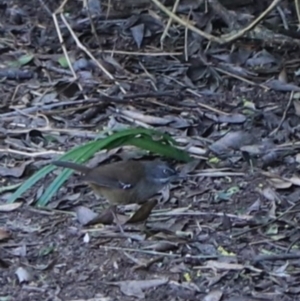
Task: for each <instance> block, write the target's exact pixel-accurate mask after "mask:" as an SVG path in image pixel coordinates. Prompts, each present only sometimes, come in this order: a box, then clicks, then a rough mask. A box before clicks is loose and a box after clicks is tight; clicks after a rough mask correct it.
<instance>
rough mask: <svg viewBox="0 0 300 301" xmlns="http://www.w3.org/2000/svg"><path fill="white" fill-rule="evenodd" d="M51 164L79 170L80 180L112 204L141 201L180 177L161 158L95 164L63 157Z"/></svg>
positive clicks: (139, 202)
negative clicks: (69, 160)
mask: <svg viewBox="0 0 300 301" xmlns="http://www.w3.org/2000/svg"><path fill="white" fill-rule="evenodd" d="M52 164H53V165H56V166H60V167H66V168H70V169H74V170H76V171H79V172H81V173H83V175H82V177H81V180H82V181H84V182H86V183H87V184H89V185H90V186H91V187H92V189H93V190H94V192H95V194H96V195H100V196H103V197H105V198H106V199H107V200H108V201H109V202H110V203H111V204H112V205H118V204H124V205H126V204H132V203H138V204H141V203H144V202H145V201H147V200H148V199H149V198H151V197H152V196H154V195H155V194H156V193H157V192H159V191H160V190H161V189H162V188H163V187H164V186H165V185H166V184H168V183H169V182H171V181H172V180H174V179H177V178H179V177H180V176H179V175H178V173H177V172H176V170H175V169H173V168H172V167H170V166H169V165H168V164H166V163H163V162H161V161H133V160H130V161H120V162H114V163H109V164H105V165H101V166H99V167H96V168H89V167H87V166H84V165H80V164H77V163H73V162H67V161H53V162H52Z"/></svg>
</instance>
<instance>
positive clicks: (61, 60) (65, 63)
mask: <svg viewBox="0 0 300 301" xmlns="http://www.w3.org/2000/svg"><path fill="white" fill-rule="evenodd" d="M58 63H59V64H60V65H61V66H62V67H63V68H69V63H68V60H67V59H66V57H65V56H62V57H60V58H59V59H58Z"/></svg>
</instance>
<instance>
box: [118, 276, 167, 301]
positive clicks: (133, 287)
mask: <svg viewBox="0 0 300 301" xmlns="http://www.w3.org/2000/svg"><path fill="white" fill-rule="evenodd" d="M168 281H169V279H168V278H159V279H148V280H132V281H130V280H128V281H119V282H114V283H113V284H116V285H119V287H120V290H121V291H122V293H123V294H124V295H126V296H133V297H137V298H140V299H144V298H145V294H144V292H143V290H145V289H149V288H153V287H158V286H160V285H164V284H166V283H168Z"/></svg>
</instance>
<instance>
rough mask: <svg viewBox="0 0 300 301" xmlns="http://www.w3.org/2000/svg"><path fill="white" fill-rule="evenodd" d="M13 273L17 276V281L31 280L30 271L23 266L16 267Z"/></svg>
mask: <svg viewBox="0 0 300 301" xmlns="http://www.w3.org/2000/svg"><path fill="white" fill-rule="evenodd" d="M15 274H16V275H17V277H18V280H19V283H23V282H29V281H31V280H32V275H31V273H30V272H29V271H28V270H26V269H24V268H23V267H18V268H17V270H16V272H15Z"/></svg>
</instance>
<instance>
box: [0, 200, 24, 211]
mask: <svg viewBox="0 0 300 301" xmlns="http://www.w3.org/2000/svg"><path fill="white" fill-rule="evenodd" d="M21 206H22V203H20V202H19V203H10V204H1V205H0V212H11V211H14V210H16V209H18V208H19V207H21Z"/></svg>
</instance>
